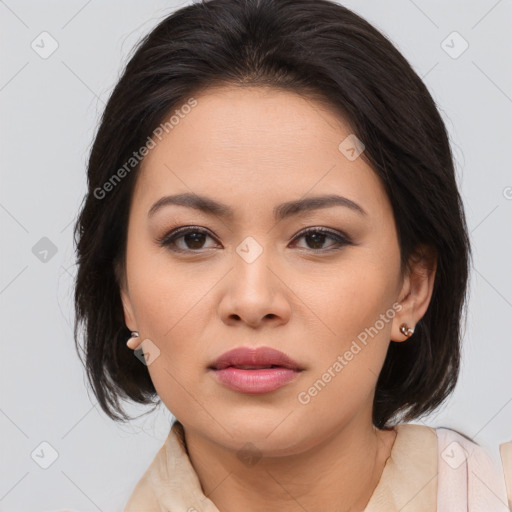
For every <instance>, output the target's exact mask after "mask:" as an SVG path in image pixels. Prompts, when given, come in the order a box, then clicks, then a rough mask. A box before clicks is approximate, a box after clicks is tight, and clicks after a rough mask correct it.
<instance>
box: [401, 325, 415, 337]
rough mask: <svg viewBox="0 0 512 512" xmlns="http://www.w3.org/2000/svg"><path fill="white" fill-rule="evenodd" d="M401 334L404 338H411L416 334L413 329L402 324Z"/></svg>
mask: <svg viewBox="0 0 512 512" xmlns="http://www.w3.org/2000/svg"><path fill="white" fill-rule="evenodd" d="M400 332H401V333H402V334H403V335H404V336H407V337H409V336H411V335H412V334H413V332H414V329H411V328H410V327H409V326H408V325H407V324H402V325H401V326H400Z"/></svg>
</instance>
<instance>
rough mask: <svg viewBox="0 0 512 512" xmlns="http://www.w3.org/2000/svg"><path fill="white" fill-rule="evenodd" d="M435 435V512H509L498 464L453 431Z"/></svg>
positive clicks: (503, 482)
mask: <svg viewBox="0 0 512 512" xmlns="http://www.w3.org/2000/svg"><path fill="white" fill-rule="evenodd" d="M436 433H437V440H438V488H437V512H459V511H460V512H510V509H509V507H508V498H507V490H506V486H505V479H504V476H503V471H502V469H501V465H499V464H498V461H496V460H493V458H492V457H491V455H490V453H489V452H487V451H486V450H484V449H483V448H482V447H481V446H479V445H477V444H476V443H473V442H472V441H469V440H468V439H466V438H465V437H463V436H462V435H460V434H459V433H457V432H455V431H453V430H450V429H447V428H438V429H436ZM507 444H509V443H507ZM510 444H512V443H510Z"/></svg>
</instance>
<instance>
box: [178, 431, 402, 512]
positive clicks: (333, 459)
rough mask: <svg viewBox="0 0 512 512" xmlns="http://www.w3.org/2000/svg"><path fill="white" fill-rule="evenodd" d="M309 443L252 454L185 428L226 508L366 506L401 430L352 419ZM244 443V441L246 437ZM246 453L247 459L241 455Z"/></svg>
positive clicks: (195, 461) (203, 476)
mask: <svg viewBox="0 0 512 512" xmlns="http://www.w3.org/2000/svg"><path fill="white" fill-rule="evenodd" d="M320 435H321V437H319V438H315V439H311V440H308V443H309V444H310V447H309V448H308V449H306V450H304V451H300V452H299V451H297V452H295V453H292V454H289V455H286V456H275V455H272V453H266V452H265V451H264V447H263V448H262V450H261V451H260V450H256V452H255V453H254V454H252V455H254V457H253V458H251V454H248V455H249V456H248V457H241V456H240V455H241V452H240V450H233V449H230V448H227V447H225V446H223V445H220V444H218V443H215V442H214V441H212V440H210V439H208V438H205V437H203V436H200V435H198V434H196V433H195V432H193V431H191V430H190V429H186V430H185V442H186V445H187V450H188V453H189V457H190V461H191V463H192V466H193V467H194V469H195V471H196V473H197V475H198V478H199V481H200V482H201V487H202V489H203V492H204V494H205V495H206V496H207V497H208V498H209V499H211V500H212V501H213V502H214V503H215V505H216V506H217V508H218V509H219V510H222V511H226V512H228V511H232V510H233V511H234V510H244V511H247V512H260V511H261V512H263V511H268V510H277V509H279V510H280V511H281V512H292V511H293V512H295V511H297V510H308V511H311V512H312V511H315V510H336V511H339V512H353V511H360V510H363V509H364V508H365V506H366V504H367V503H368V501H369V499H370V497H371V495H372V493H373V491H374V489H375V487H376V486H377V484H378V482H379V480H380V477H381V475H382V471H383V469H384V466H385V463H386V460H387V459H388V457H389V455H390V453H391V448H392V446H393V443H394V440H395V437H396V431H394V430H378V429H376V428H375V427H374V426H373V424H372V423H371V421H370V422H366V423H365V427H364V428H363V427H362V426H361V423H360V422H356V421H353V422H352V423H351V424H349V425H346V426H344V427H343V428H342V429H339V430H335V431H333V432H329V433H328V434H327V435H326V434H325V432H322V433H321V434H320ZM242 444H243V443H242ZM241 459H242V460H241Z"/></svg>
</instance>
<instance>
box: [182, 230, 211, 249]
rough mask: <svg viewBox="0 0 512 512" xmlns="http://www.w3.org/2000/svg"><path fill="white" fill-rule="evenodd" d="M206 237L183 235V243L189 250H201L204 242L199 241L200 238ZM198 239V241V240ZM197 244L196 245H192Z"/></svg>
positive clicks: (196, 233) (195, 234) (192, 234)
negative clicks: (190, 241)
mask: <svg viewBox="0 0 512 512" xmlns="http://www.w3.org/2000/svg"><path fill="white" fill-rule="evenodd" d="M205 236H206V235H205V234H204V233H198V232H195V233H188V234H186V235H185V237H184V238H185V243H186V244H187V246H188V248H189V249H201V245H202V244H203V243H204V240H202V239H201V237H205ZM197 237H199V240H198V238H197ZM190 238H192V246H191V245H190V243H189V240H190ZM194 244H197V245H194Z"/></svg>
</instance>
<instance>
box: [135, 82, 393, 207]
mask: <svg viewBox="0 0 512 512" xmlns="http://www.w3.org/2000/svg"><path fill="white" fill-rule="evenodd" d="M194 99H195V100H196V104H195V106H194V107H192V108H186V109H183V110H180V105H175V107H174V108H173V111H172V112H171V113H169V116H168V117H170V116H171V115H172V114H173V113H174V114H175V117H174V118H173V119H174V124H173V127H172V129H168V132H165V131H164V133H163V134H162V136H161V140H158V139H156V138H154V140H155V141H156V143H157V144H156V146H155V147H154V148H153V149H151V150H150V151H149V153H148V155H147V156H146V157H145V158H144V160H143V162H142V166H141V169H140V176H139V177H138V183H137V187H136V194H138V195H139V197H140V196H141V195H143V196H151V197H152V198H154V199H158V197H159V196H161V195H163V193H164V192H195V193H197V194H202V195H210V196H211V195H215V196H216V197H218V198H219V199H220V198H223V200H224V202H227V203H233V202H234V201H242V202H244V203H246V204H247V203H251V204H255V203H262V202H267V201H273V200H274V198H277V197H280V198H283V197H285V198H287V199H289V198H298V197H302V196H304V195H306V194H308V193H311V194H317V193H318V194H320V193H340V194H343V195H345V196H348V197H350V198H351V199H353V200H355V201H361V202H365V203H372V204H374V205H375V206H377V207H378V206H379V205H380V206H381V207H383V208H385V207H386V206H387V205H386V202H387V198H386V197H385V192H384V189H383V187H382V185H381V183H380V180H379V179H378V177H377V176H376V175H375V173H374V172H373V170H372V169H371V168H370V167H369V166H368V164H366V163H365V162H364V160H363V159H362V158H356V159H355V160H350V159H348V158H347V156H346V153H344V152H343V151H341V150H340V148H339V146H340V143H342V142H343V141H344V140H345V139H347V137H351V136H352V132H351V129H350V126H349V125H348V123H346V122H345V120H344V119H343V118H342V117H341V116H340V115H339V114H338V113H336V112H335V111H334V109H329V107H328V106H327V105H326V104H324V103H320V102H317V101H315V100H313V99H310V98H308V97H304V96H301V95H299V94H295V93H293V92H288V91H283V90H278V89H273V88H269V87H264V88H257V87H244V88H239V87H224V88H216V89H211V90H207V91H206V92H204V93H202V94H201V95H198V96H194ZM185 112H186V113H185ZM212 190H215V193H212Z"/></svg>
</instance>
